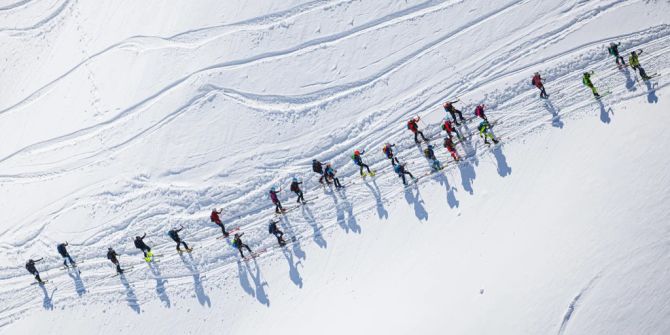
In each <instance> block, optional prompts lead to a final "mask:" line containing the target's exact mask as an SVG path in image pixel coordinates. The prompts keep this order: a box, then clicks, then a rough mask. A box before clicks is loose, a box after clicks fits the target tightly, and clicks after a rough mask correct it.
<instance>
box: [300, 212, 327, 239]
mask: <svg viewBox="0 0 670 335" xmlns="http://www.w3.org/2000/svg"><path fill="white" fill-rule="evenodd" d="M301 209H302V216H303V217H304V218H305V221H307V223H308V224H309V225H310V227H312V238H313V239H314V243H316V245H318V246H319V247H321V248H327V247H328V242H326V240H325V239H324V238H323V236H322V235H321V226H319V224H318V223H316V219H314V215H313V214H312V210H310V209H309V207H307V206H302V208H301Z"/></svg>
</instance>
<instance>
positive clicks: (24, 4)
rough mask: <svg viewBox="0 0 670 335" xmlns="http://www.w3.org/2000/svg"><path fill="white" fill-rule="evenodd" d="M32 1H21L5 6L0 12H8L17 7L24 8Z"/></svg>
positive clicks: (0, 8)
mask: <svg viewBox="0 0 670 335" xmlns="http://www.w3.org/2000/svg"><path fill="white" fill-rule="evenodd" d="M32 1H33V0H21V1H18V2H15V3H13V4H9V5H7V6H3V7H0V11H9V10H12V9H17V8H19V7H24V6H26V5H28V4H29V3H31V2H32Z"/></svg>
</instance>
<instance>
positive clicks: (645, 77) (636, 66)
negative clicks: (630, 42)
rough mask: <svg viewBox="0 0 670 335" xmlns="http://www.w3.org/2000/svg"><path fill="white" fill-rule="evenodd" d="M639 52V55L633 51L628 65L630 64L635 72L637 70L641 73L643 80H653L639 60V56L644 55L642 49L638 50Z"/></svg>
mask: <svg viewBox="0 0 670 335" xmlns="http://www.w3.org/2000/svg"><path fill="white" fill-rule="evenodd" d="M638 52H639V53H637V52H635V51H632V52H631V53H630V57H629V58H628V63H629V64H630V67H632V68H633V70H637V71H639V72H640V77H642V80H649V79H651V77H649V76H648V75H647V73H646V72H645V71H644V69H643V68H642V66H641V65H640V60H639V59H638V56H639V55H641V54H642V49H640V50H638Z"/></svg>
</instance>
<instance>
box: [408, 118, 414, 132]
mask: <svg viewBox="0 0 670 335" xmlns="http://www.w3.org/2000/svg"><path fill="white" fill-rule="evenodd" d="M413 121H414V120H410V121H408V122H407V129H409V130H412V131H413V130H414V128H415V125H414V122H413Z"/></svg>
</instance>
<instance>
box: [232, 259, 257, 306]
mask: <svg viewBox="0 0 670 335" xmlns="http://www.w3.org/2000/svg"><path fill="white" fill-rule="evenodd" d="M237 275H238V277H239V278H240V285H241V286H242V289H243V290H244V292H247V294H248V295H250V296H252V297H255V296H256V292H254V289H253V288H252V287H251V283H250V282H249V277H247V269H246V267H244V266H242V261H241V260H238V261H237Z"/></svg>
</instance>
